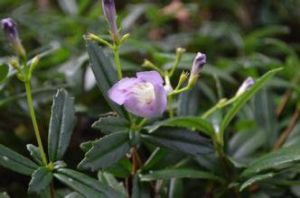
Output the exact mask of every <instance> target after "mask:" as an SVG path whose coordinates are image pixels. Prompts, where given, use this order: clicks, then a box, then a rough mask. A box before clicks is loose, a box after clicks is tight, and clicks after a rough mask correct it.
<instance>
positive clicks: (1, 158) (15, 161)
mask: <svg viewBox="0 0 300 198" xmlns="http://www.w3.org/2000/svg"><path fill="white" fill-rule="evenodd" d="M0 165H1V166H3V167H5V168H8V169H10V170H12V171H15V172H17V173H20V174H23V175H31V174H32V173H33V171H34V170H35V169H37V168H38V166H37V165H36V164H35V163H34V162H33V161H31V160H30V159H28V158H26V157H24V156H23V155H20V154H19V153H17V152H15V151H13V150H11V149H9V148H7V147H5V146H3V145H2V144H0Z"/></svg>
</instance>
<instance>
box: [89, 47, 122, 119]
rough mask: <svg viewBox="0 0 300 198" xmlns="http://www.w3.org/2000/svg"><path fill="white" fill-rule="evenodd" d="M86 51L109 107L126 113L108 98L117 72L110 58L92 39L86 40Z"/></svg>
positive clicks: (115, 80)
mask: <svg viewBox="0 0 300 198" xmlns="http://www.w3.org/2000/svg"><path fill="white" fill-rule="evenodd" d="M87 52H88V54H89V57H90V62H91V67H92V70H93V73H94V75H95V78H96V81H97V85H98V87H99V89H100V91H101V93H102V95H103V97H104V98H105V100H106V101H107V103H108V104H109V105H110V107H111V108H112V109H113V110H114V111H116V112H117V113H118V114H119V115H120V116H122V117H125V115H127V114H126V113H125V111H124V109H122V108H121V107H120V106H118V105H116V104H115V103H114V102H112V100H110V99H109V98H108V95H107V92H108V90H109V89H110V88H111V87H112V86H113V85H114V84H115V83H116V82H117V80H118V77H117V72H116V70H115V69H114V66H113V64H112V62H111V60H110V59H109V58H108V57H107V56H106V55H105V53H104V52H103V49H102V47H100V46H99V45H97V44H96V43H94V42H92V41H87Z"/></svg>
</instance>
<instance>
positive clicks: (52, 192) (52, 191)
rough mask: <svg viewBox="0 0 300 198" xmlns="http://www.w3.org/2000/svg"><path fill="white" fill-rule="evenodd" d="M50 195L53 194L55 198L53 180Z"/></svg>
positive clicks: (52, 197)
mask: <svg viewBox="0 0 300 198" xmlns="http://www.w3.org/2000/svg"><path fill="white" fill-rule="evenodd" d="M50 196H51V198H55V189H54V184H53V182H52V183H51V185H50Z"/></svg>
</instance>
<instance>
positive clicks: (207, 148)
mask: <svg viewBox="0 0 300 198" xmlns="http://www.w3.org/2000/svg"><path fill="white" fill-rule="evenodd" d="M141 137H142V141H145V142H148V143H150V144H154V145H156V146H160V147H164V148H168V149H171V150H174V151H179V152H182V153H185V154H189V155H193V156H201V155H202V154H205V153H212V152H213V150H212V145H211V143H210V141H208V140H207V139H206V138H203V137H201V136H200V135H199V134H197V133H193V132H189V131H186V130H182V129H174V128H162V129H160V130H157V131H156V132H155V133H151V134H142V135H141Z"/></svg>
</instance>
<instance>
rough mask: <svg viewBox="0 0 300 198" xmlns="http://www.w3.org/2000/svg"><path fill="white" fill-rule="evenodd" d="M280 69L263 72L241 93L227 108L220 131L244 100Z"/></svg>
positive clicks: (244, 102)
mask: <svg viewBox="0 0 300 198" xmlns="http://www.w3.org/2000/svg"><path fill="white" fill-rule="evenodd" d="M280 70H282V68H276V69H273V70H271V71H269V72H267V73H266V74H264V75H263V76H262V77H261V78H259V79H258V80H257V81H256V82H255V83H254V85H253V86H252V87H251V88H250V89H249V90H247V91H246V92H245V93H243V94H242V95H241V96H240V97H239V98H238V99H237V100H236V101H235V102H234V104H233V105H232V107H231V108H230V109H229V111H228V112H227V113H226V115H225V117H224V119H223V121H222V123H221V132H222V133H224V130H225V129H226V127H227V126H228V124H229V123H230V122H231V120H232V119H233V118H234V116H235V115H236V114H237V113H238V112H239V111H240V109H241V108H242V107H243V106H244V105H245V104H246V102H247V101H248V100H249V99H251V97H252V96H253V95H254V94H255V93H256V92H257V91H258V90H260V89H261V88H262V87H263V86H264V85H265V83H266V82H267V81H268V80H269V79H270V78H271V77H272V76H274V75H275V74H276V73H277V72H279V71H280Z"/></svg>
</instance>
